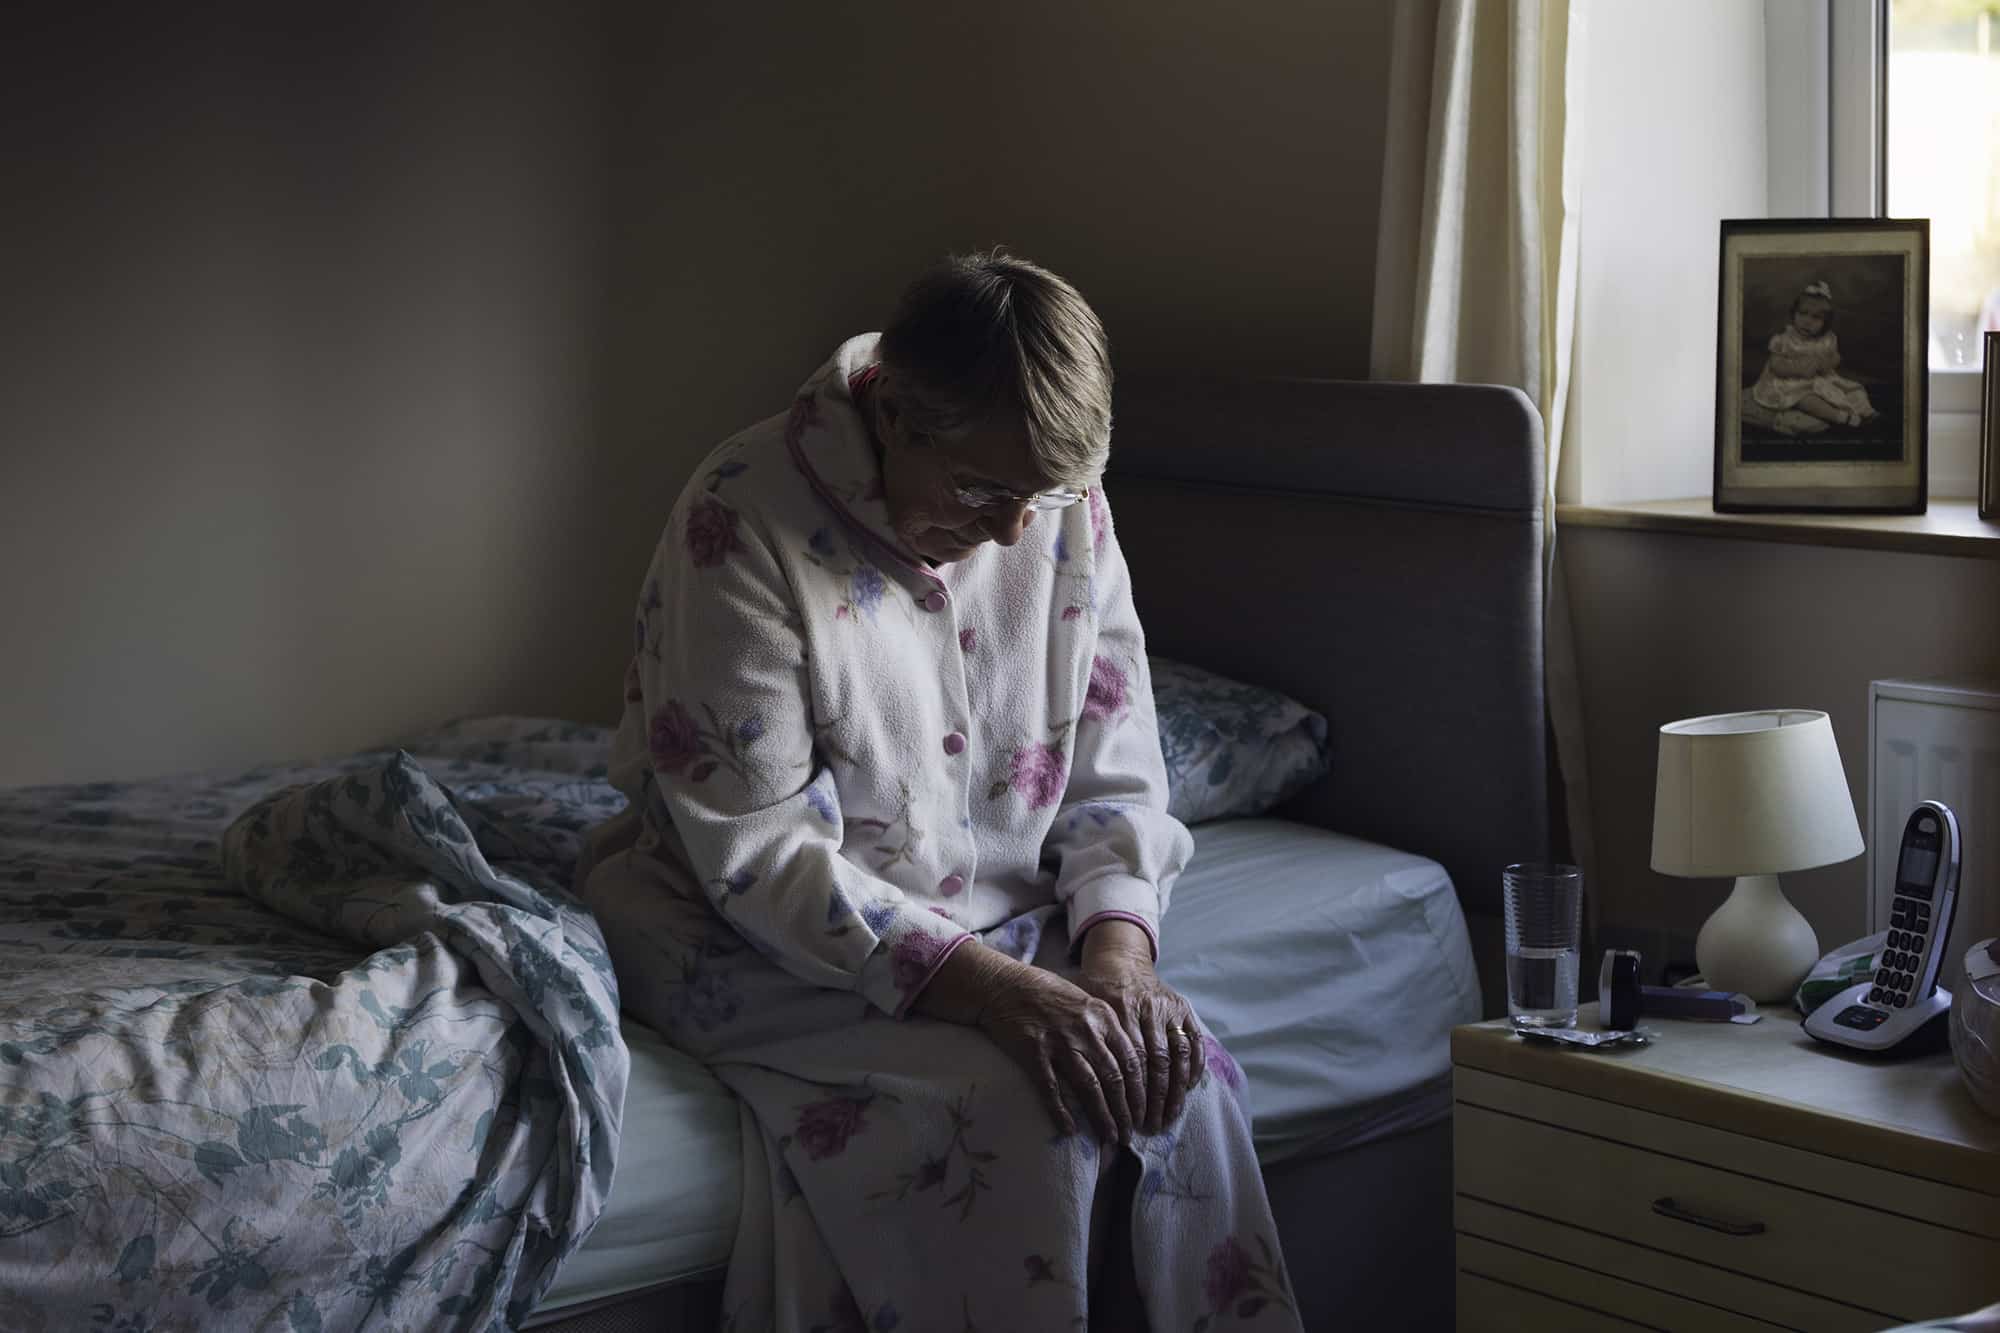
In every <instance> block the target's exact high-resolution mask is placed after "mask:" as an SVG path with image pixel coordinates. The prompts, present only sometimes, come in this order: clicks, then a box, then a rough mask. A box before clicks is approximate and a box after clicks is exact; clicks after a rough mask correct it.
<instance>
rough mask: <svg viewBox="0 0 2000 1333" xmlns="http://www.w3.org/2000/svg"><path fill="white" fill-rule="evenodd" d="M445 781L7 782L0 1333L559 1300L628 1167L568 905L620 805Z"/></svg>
mask: <svg viewBox="0 0 2000 1333" xmlns="http://www.w3.org/2000/svg"><path fill="white" fill-rule="evenodd" d="M532 730H533V731H534V732H535V733H536V734H538V735H540V736H542V738H543V739H544V741H547V742H557V741H559V740H560V738H561V737H560V732H561V729H560V728H559V727H558V728H546V727H544V728H534V729H532ZM593 730H594V729H593ZM524 739H525V738H524ZM592 740H593V741H596V742H597V743H598V748H600V749H601V738H600V737H592ZM426 762H427V763H428V765H429V767H428V769H426V768H425V767H424V766H422V765H420V764H418V763H417V762H416V761H414V760H413V759H412V758H411V757H410V756H408V755H406V754H399V753H396V752H394V751H377V752H372V753H368V754H362V755H355V756H350V757H347V758H344V759H340V760H335V761H331V762H326V763H303V764H285V765H275V766H268V767H264V768H259V769H253V770H251V771H249V772H247V773H231V774H222V775H218V774H195V775H185V776H181V777H174V778H162V779H157V780H151V781H143V782H97V783H82V784H68V785H61V786H41V787H18V788H12V789H8V790H5V791H0V1239H4V1240H5V1241H6V1243H5V1244H4V1245H0V1327H4V1328H40V1327H45V1326H46V1327H50V1328H54V1327H64V1328H67V1327H72V1326H76V1327H83V1326H85V1325H86V1323H88V1324H95V1325H103V1326H105V1327H106V1328H139V1327H142V1326H143V1327H152V1326H154V1325H156V1324H159V1323H161V1321H164V1322H165V1323H166V1324H171V1325H173V1326H175V1327H179V1326H181V1325H183V1324H186V1325H187V1326H190V1327H192V1326H194V1325H195V1324H196V1323H214V1324H215V1325H216V1326H227V1327H246V1328H247V1327H250V1326H252V1325H255V1326H258V1327H279V1326H288V1327H293V1328H309V1327H310V1328H317V1327H320V1326H322V1325H325V1326H327V1327H346V1326H352V1325H354V1324H356V1323H358V1322H367V1321H369V1320H371V1319H379V1318H388V1319H389V1320H390V1321H391V1322H394V1323H397V1324H399V1325H401V1324H409V1325H411V1326H416V1325H418V1324H421V1325H423V1326H425V1327H439V1328H444V1327H479V1328H484V1327H487V1326H489V1325H498V1324H499V1323H501V1322H503V1321H507V1322H511V1321H512V1320H514V1319H517V1318H519V1317H521V1316H522V1315H524V1314H525V1313H526V1312H527V1310H528V1309H530V1308H531V1307H532V1306H533V1304H534V1303H535V1301H536V1300H537V1299H538V1298H539V1297H540V1296H541V1295H543V1293H544V1292H545V1291H546V1289H547V1287H548V1284H549V1282H550V1280H551V1279H552V1278H553V1276H554V1275H555V1274H556V1272H557V1271H558V1269H559V1267H560V1263H561V1259H562V1257H563V1255H564V1253H565V1252H566V1251H567V1250H568V1249H569V1248H570V1247H572V1246H573V1245H574V1244H576V1243H577V1242H578V1241H580V1240H581V1239H582V1238H583V1237H584V1236H585V1235H586V1234H587V1233H588V1232H589V1230H590V1228H591V1225H592V1223H593V1222H594V1221H595V1220H596V1217H597V1215H598V1210H599V1207H600V1205H601V1203H602V1201H603V1199H604V1197H605V1196H606V1195H607V1194H608V1192H609V1187H610V1184H611V1180H612V1176H613V1154H614V1152H615V1149H616V1146H617V1143H618V1137H619V1136H618V1109H619V1107H620V1105H621V1104H622V1100H623V1097H622V1093H623V1087H624V1078H625V1067H626V1055H625V1048H624V1046H623V1044H622V1042H620V1041H619V1039H618V1034H617V1024H616V1011H617V1005H616V990H615V984H614V982H613V979H612V976H611V970H610V963H609V959H608V958H606V957H605V956H604V952H603V944H602V940H601V938H600V936H599V933H598V931H597V927H596V924H595V922H594V921H593V920H592V919H591V918H590V917H589V915H588V914H587V913H584V912H582V910H581V909H580V906H578V905H576V904H574V903H573V901H572V900H570V899H569V897H568V894H567V892H566V884H567V881H568V873H569V866H570V865H571V864H573V861H574V845H575V841H576V838H577V836H578V835H579V834H580V833H581V832H582V830H583V829H584V828H586V827H588V826H589V825H591V824H592V823H594V822H595V821H596V820H597V819H599V818H602V817H603V815H604V814H606V813H609V809H608V808H606V807H607V805H608V806H609V808H616V806H617V805H618V804H622V801H621V800H619V799H618V798H617V796H616V793H615V792H612V791H611V789H610V788H609V787H605V786H603V784H601V783H593V782H592V781H591V780H589V779H586V778H582V777H580V776H579V775H577V774H575V773H569V772H551V771H543V770H534V771H530V770H527V769H524V768H522V767H518V766H509V765H494V764H487V763H482V762H480V761H478V760H476V759H472V758H464V757H459V756H454V755H452V754H450V753H442V754H439V753H433V754H432V755H431V756H430V757H428V758H427V760H426ZM439 777H445V778H447V780H448V781H449V782H450V783H451V784H452V785H453V787H454V788H455V790H453V789H448V788H446V787H443V786H440V785H439V782H438V781H437V779H438V778H439ZM572 787H574V788H576V790H574V791H571V790H568V789H569V788H572ZM598 788H601V791H599V790H598ZM280 789H291V790H290V791H289V792H288V793H281V791H280ZM474 795H477V796H481V797H483V798H484V799H483V802H482V801H481V800H477V799H468V797H471V796H474ZM246 810H248V811H250V812H251V813H250V814H249V815H247V816H246V817H245V818H244V819H243V820H241V821H240V822H239V823H237V824H236V825H235V826H233V827H230V825H231V821H232V820H235V819H237V817H238V816H240V815H244V814H245V811H246ZM226 827H228V828H229V832H228V833H225V832H224V829H225V828H226ZM225 867H230V868H229V869H225Z"/></svg>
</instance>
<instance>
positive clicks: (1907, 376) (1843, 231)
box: [1715, 218, 1930, 514]
mask: <svg viewBox="0 0 2000 1333" xmlns="http://www.w3.org/2000/svg"><path fill="white" fill-rule="evenodd" d="M1715 323H1716V337H1715V508H1716V511H1717V512H1718V513H1758V512H1764V513H1848V514H1921V513H1923V512H1924V506H1925V504H1926V503H1927V498H1926V497H1927V491H1928V488H1929V477H1930V434H1929V420H1928V415H1929V405H1930V379H1929V375H1928V366H1927V364H1926V355H1925V353H1926V350H1927V348H1928V345H1929V344H1928V337H1929V328H1930V222H1929V220H1928V219H1925V218H1741V219H1738V218H1725V219H1723V222H1722V252H1721V263H1720V265H1719V266H1718V285H1717V293H1716V322H1715Z"/></svg>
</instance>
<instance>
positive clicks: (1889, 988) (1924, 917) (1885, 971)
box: [1868, 893, 1931, 1009]
mask: <svg viewBox="0 0 2000 1333" xmlns="http://www.w3.org/2000/svg"><path fill="white" fill-rule="evenodd" d="M1930 924H1931V905H1930V904H1929V903H1928V902H1925V901H1924V900H1923V899H1921V898H1912V897H1910V896H1909V895H1907V894H1900V893H1899V894H1897V895H1896V897H1895V899H1894V901H1893V902H1892V903H1891V904H1890V910H1889V939H1888V942H1887V943H1886V944H1885V945H1884V946H1883V949H1882V953H1881V955H1880V956H1879V957H1878V958H1877V959H1876V960H1875V977H1874V980H1873V982H1872V983H1871V984H1870V985H1869V988H1868V1003H1870V1004H1875V1005H1880V1006H1881V1007H1882V1008H1884V1009H1903V1008H1907V1007H1908V1006H1909V1003H1910V1000H1911V999H1912V998H1913V992H1914V991H1915V989H1916V985H1917V981H1918V978H1919V975H1920V974H1921V973H1922V972H1923V968H1924V938H1925V936H1926V935H1927V934H1928V933H1929V931H1930Z"/></svg>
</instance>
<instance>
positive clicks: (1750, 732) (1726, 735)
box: [1653, 708, 1862, 1004]
mask: <svg viewBox="0 0 2000 1333" xmlns="http://www.w3.org/2000/svg"><path fill="white" fill-rule="evenodd" d="M1861 851H1862V842H1861V826H1860V825H1859V824H1858V823H1856V822H1855V819H1854V802H1853V800H1852V799H1851V798H1850V797H1849V796H1848V793H1847V774H1846V772H1845V770H1843V769H1842V768H1841V766H1840V751H1839V749H1838V748H1837V747H1836V746H1835V745H1834V741H1833V722H1832V720H1831V719H1829V718H1828V717H1827V715H1826V714H1825V713H1820V712H1814V711H1812V710H1809V709H1801V708H1782V709H1771V710H1768V711H1764V712H1754V713H1720V714H1717V715H1715V716H1713V717H1692V718H1686V719H1684V720H1682V721H1679V722H1669V723H1668V724H1667V725H1666V726H1664V727H1661V728H1660V764H1659V770H1658V774H1657V777H1656V778H1655V781H1654V784H1653V869H1655V870H1657V871H1659V872H1660V873H1661V874H1664V875H1682V876H1701V877H1707V876H1722V875H1734V876H1735V877H1736V888H1735V891H1734V892H1732V893H1731V894H1730V895H1729V898H1728V900H1727V901H1725V902H1724V903H1723V904H1722V906H1720V907H1718V908H1716V909H1715V913H1714V915H1712V916H1710V917H1709V918H1708V921H1707V922H1706V923H1705V924H1704V925H1703V926H1702V928H1701V934H1700V936H1699V937H1697V939H1696V940H1695V946H1694V956H1695V963H1696V965H1697V966H1699V967H1700V968H1701V973H1702V976H1703V978H1705V979H1706V981H1707V983H1708V985H1709V987H1710V988H1711V989H1714V990H1724V991H1741V992H1743V993H1744V994H1746V995H1748V996H1749V997H1750V998H1751V999H1753V1000H1755V1001H1757V1002H1758V1003H1759V1004H1770V1003H1775V1002H1778V1001H1783V1000H1788V999H1790V998H1791V997H1792V993H1793V992H1794V991H1795V990H1796V989H1797V988H1798V984H1799V982H1800V981H1802V980H1803V979H1804V978H1805V975H1806V973H1808V972H1810V971H1811V970H1812V965H1813V964H1814V963H1816V962H1818V961H1819V940H1818V939H1817V937H1815V936H1814V934H1813V928H1812V927H1811V926H1810V925H1809V924H1807V922H1806V919H1805V918H1804V917H1803V916H1800V915H1799V912H1798V909H1797V908H1795V907H1793V906H1792V905H1791V904H1790V903H1789V902H1787V901H1785V894H1784V891H1783V890H1782V889H1780V888H1779V887H1778V876H1779V875H1781V874H1783V873H1785V872H1786V871H1791V870H1807V869H1810V868H1812V867H1813V866H1823V865H1831V864H1833V863H1834V862H1836V861H1845V860H1848V859H1849V858H1851V857H1855V856H1859V855H1860V854H1861Z"/></svg>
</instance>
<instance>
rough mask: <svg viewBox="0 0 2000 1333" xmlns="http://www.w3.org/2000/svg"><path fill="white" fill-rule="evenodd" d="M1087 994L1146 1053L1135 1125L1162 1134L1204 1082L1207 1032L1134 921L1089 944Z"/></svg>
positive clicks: (1099, 929)
mask: <svg viewBox="0 0 2000 1333" xmlns="http://www.w3.org/2000/svg"><path fill="white" fill-rule="evenodd" d="M1080 984H1081V985H1082V987H1083V989H1085V990H1087V991H1089V992H1090V993H1091V994H1092V995H1094V996H1096V997H1097V998H1098V999H1100V1000H1102V1001H1104V1002H1105V1003H1106V1004H1108V1005H1109V1006H1110V1007H1111V1009H1112V1011H1113V1012H1114V1013H1116V1014H1117V1015H1118V1023H1119V1026H1120V1027H1121V1028H1123V1029H1124V1031H1125V1035H1126V1039H1127V1040H1128V1041H1129V1042H1130V1043H1131V1044H1132V1045H1133V1046H1134V1047H1136V1048H1137V1049H1138V1050H1139V1051H1141V1052H1143V1053H1144V1061H1145V1067H1146V1079H1145V1083H1144V1084H1143V1086H1140V1085H1136V1084H1135V1085H1133V1089H1134V1090H1137V1091H1140V1092H1141V1093H1142V1094H1143V1095H1142V1096H1141V1097H1140V1098H1138V1099H1137V1100H1135V1101H1134V1102H1133V1105H1132V1120H1133V1123H1134V1124H1136V1125H1138V1126H1139V1129H1140V1132H1141V1133H1144V1134H1159V1133H1162V1132H1164V1131H1165V1130H1166V1128H1167V1126H1169V1125H1171V1124H1173V1123H1174V1122H1175V1121H1177V1120H1179V1119H1180V1116H1181V1104H1182V1103H1183V1102H1184V1101H1185V1100H1186V1099H1187V1093H1188V1089H1189V1088H1192V1087H1193V1086H1195V1084H1196V1083H1198V1082H1199V1081H1200V1080H1201V1071H1202V1068H1203V1065H1204V1060H1203V1053H1202V1046H1201V1029H1200V1028H1198V1027H1196V1026H1195V1021H1194V1010H1193V1008H1192V1007H1191V1006H1190V1005H1189V1004H1188V1002H1187V1001H1186V1000H1184V999H1182V998H1181V996H1180V993H1179V992H1178V991H1176V990H1174V988H1173V987H1171V986H1169V985H1167V984H1166V983H1165V982H1164V981H1161V980H1160V978H1159V976H1158V975H1157V974H1155V973H1154V971H1153V954H1152V946H1151V943H1150V942H1149V941H1148V939H1147V937H1146V932H1145V931H1144V930H1142V929H1140V928H1139V927H1138V926H1136V925H1133V924H1132V923H1131V922H1129V921H1120V920H1111V921H1100V922H1099V923H1098V924H1096V925H1095V926H1092V927H1091V928H1090V932H1089V934H1087V935H1085V936H1084V940H1083V978H1082V980H1081V982H1080Z"/></svg>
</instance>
